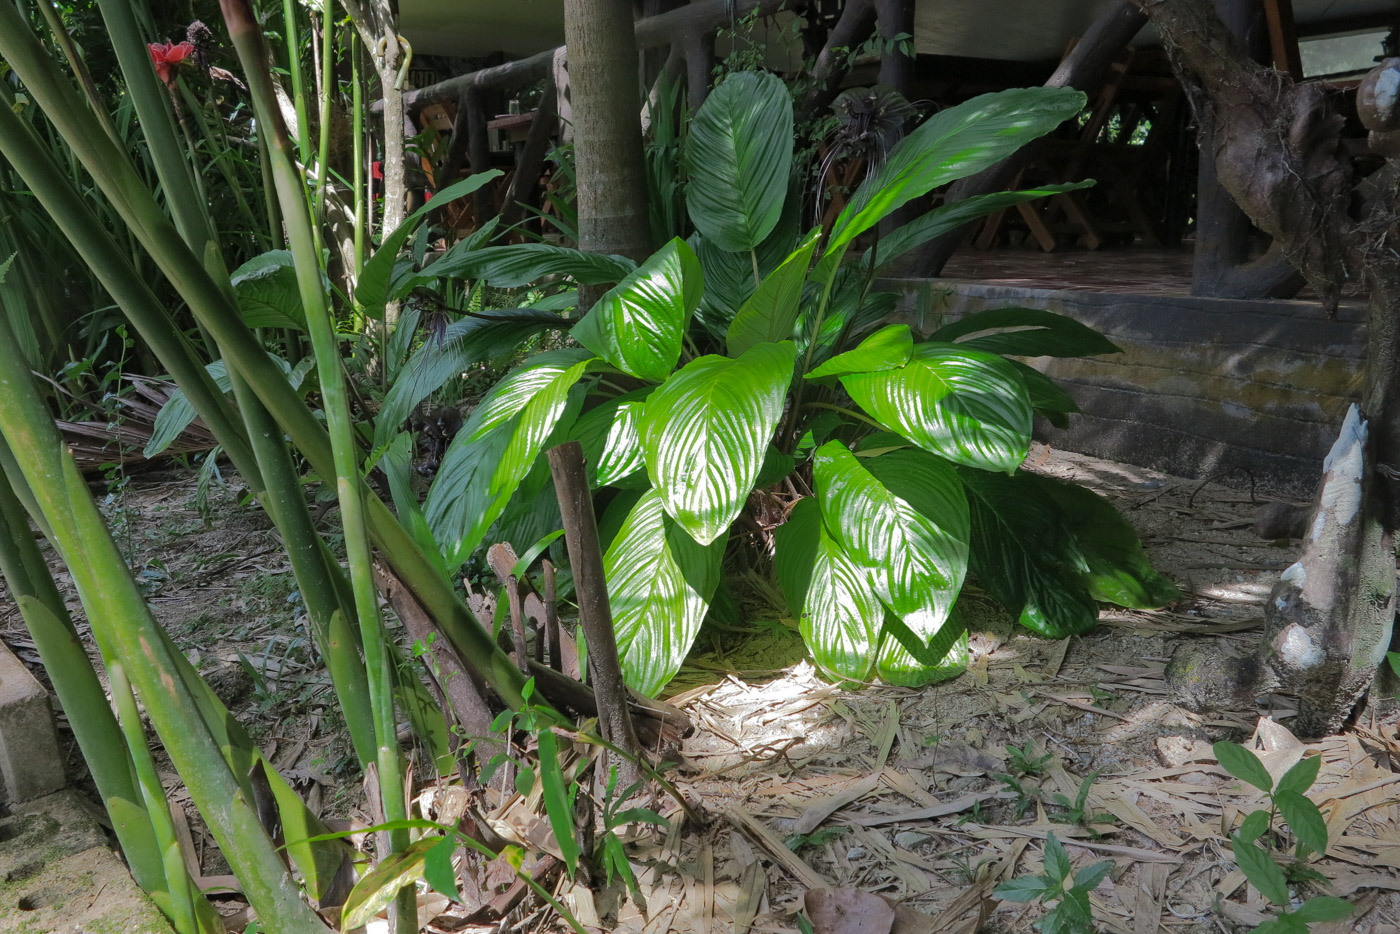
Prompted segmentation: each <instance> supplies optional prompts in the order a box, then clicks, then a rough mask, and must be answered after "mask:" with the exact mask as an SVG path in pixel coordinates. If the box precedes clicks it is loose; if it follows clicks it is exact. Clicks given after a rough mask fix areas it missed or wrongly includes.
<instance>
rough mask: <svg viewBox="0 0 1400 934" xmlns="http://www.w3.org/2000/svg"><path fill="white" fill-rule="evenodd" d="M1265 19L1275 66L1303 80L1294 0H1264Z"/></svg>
mask: <svg viewBox="0 0 1400 934" xmlns="http://www.w3.org/2000/svg"><path fill="white" fill-rule="evenodd" d="M1264 21H1265V22H1266V23H1267V24H1268V27H1269V51H1270V52H1271V53H1272V58H1273V62H1274V67H1275V68H1277V69H1278V70H1279V71H1282V72H1285V73H1287V75H1288V77H1290V78H1292V79H1293V80H1294V81H1302V80H1303V59H1302V56H1301V55H1299V53H1298V30H1297V28H1296V27H1295V26H1294V24H1293V0H1264Z"/></svg>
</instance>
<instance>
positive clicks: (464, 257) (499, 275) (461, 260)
mask: <svg viewBox="0 0 1400 934" xmlns="http://www.w3.org/2000/svg"><path fill="white" fill-rule="evenodd" d="M434 200H436V199H434ZM636 268H637V264H636V263H634V262H632V261H631V260H630V259H628V258H627V257H625V256H613V255H610V254H603V253H588V252H585V251H583V250H576V249H573V248H572V247H566V246H557V245H555V244H553V243H511V244H506V245H503V246H488V247H482V248H480V249H475V250H463V251H460V252H458V251H456V249H455V247H454V249H453V250H449V251H448V252H447V253H446V254H444V255H443V257H442V258H441V259H439V260H438V261H437V262H435V263H432V264H431V265H429V266H426V267H424V269H423V271H422V272H421V273H419V278H425V277H433V278H438V277H451V278H454V279H484V280H485V281H487V282H489V283H491V284H492V285H494V286H496V287H497V288H503V289H510V288H517V287H519V286H522V285H534V284H536V283H537V282H539V281H540V280H541V279H544V278H545V277H546V276H568V277H569V278H570V279H573V280H574V281H575V282H579V283H582V284H584V285H604V284H607V283H613V282H621V281H622V280H623V279H624V278H626V277H627V276H628V275H629V274H630V273H632V272H633V271H634V270H635V269H636Z"/></svg>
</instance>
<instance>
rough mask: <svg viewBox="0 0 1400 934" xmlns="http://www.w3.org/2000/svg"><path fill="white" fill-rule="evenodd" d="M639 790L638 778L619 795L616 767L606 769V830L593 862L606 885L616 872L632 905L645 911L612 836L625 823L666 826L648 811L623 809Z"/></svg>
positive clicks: (641, 784)
mask: <svg viewBox="0 0 1400 934" xmlns="http://www.w3.org/2000/svg"><path fill="white" fill-rule="evenodd" d="M643 788H645V783H644V782H642V781H641V780H640V779H639V780H638V781H635V782H633V783H632V784H630V785H628V786H627V787H626V788H624V789H622V791H621V793H619V792H618V790H617V767H616V766H614V767H612V768H610V769H609V770H608V784H607V787H606V788H604V789H603V826H604V828H606V829H605V831H604V832H603V833H602V834H600V835H599V844H598V848H597V852H596V853H595V855H594V860H595V862H597V863H599V864H600V865H601V866H602V867H603V872H604V874H605V878H606V880H607V882H608V883H609V884H611V883H612V879H613V873H614V872H616V873H617V875H618V876H619V877H621V879H622V881H623V882H624V883H625V884H626V885H627V891H628V892H629V893H630V894H631V895H632V903H633V904H635V905H637V906H638V907H640V908H641V909H642V910H643V911H645V910H646V898H645V897H644V896H643V895H642V890H641V887H640V886H638V885H637V878H636V876H635V875H633V873H632V865H631V863H629V862H628V861H627V851H626V850H625V849H623V846H622V840H621V839H619V838H618V836H617V834H616V833H615V831H616V830H617V829H619V828H621V827H624V826H625V825H627V824H638V823H640V824H652V825H654V826H656V827H661V828H663V829H665V828H668V827H670V821H668V820H666V818H664V817H662V816H661V815H660V814H657V813H656V812H655V811H653V810H651V809H650V808H645V807H632V808H625V807H623V805H624V804H626V803H627V801H628V800H629V799H631V798H633V797H635V796H636V795H638V794H640V793H641V791H642V790H643Z"/></svg>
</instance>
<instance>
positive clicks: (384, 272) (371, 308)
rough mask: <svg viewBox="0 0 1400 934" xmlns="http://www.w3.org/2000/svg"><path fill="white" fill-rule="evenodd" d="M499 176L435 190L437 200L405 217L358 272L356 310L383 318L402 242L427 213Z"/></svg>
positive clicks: (479, 176)
mask: <svg viewBox="0 0 1400 934" xmlns="http://www.w3.org/2000/svg"><path fill="white" fill-rule="evenodd" d="M500 177H501V171H500V169H491V170H489V171H486V172H475V173H473V174H472V175H471V177H470V178H465V179H463V180H462V181H460V182H454V183H453V184H451V185H448V186H447V187H446V188H444V189H443V190H442V191H439V192H438V193H437V197H435V198H433V200H432V201H431V202H429V203H427V204H425V205H423V206H422V207H420V208H419V209H418V210H416V211H414V212H413V213H412V214H410V215H408V217H405V218H404V219H403V222H402V223H400V224H399V226H398V227H396V228H394V231H393V232H392V233H390V234H389V235H388V236H386V237H385V238H384V242H383V243H381V244H380V245H379V249H377V250H375V251H374V254H373V255H372V256H370V258H369V259H367V260H366V261H365V264H364V266H363V267H362V268H361V269H360V278H359V280H358V281H357V282H356V284H355V304H356V305H358V306H359V308H360V311H361V312H362V313H363V314H366V315H368V316H369V317H371V318H382V317H384V305H385V304H386V303H387V302H388V301H389V283H390V281H391V280H392V279H393V275H394V265H395V263H396V262H397V261H398V258H399V250H401V249H403V245H404V243H406V242H407V241H408V238H409V236H410V235H411V234H412V233H413V232H414V231H415V230H417V229H418V225H419V224H420V223H422V221H423V218H425V217H426V216H427V215H428V212H430V211H435V210H437V209H438V208H441V207H442V206H443V205H444V204H446V203H447V202H449V201H452V200H455V199H457V198H461V197H463V196H465V195H468V194H471V193H472V192H473V191H476V190H477V189H478V188H480V187H481V186H483V185H486V184H489V183H491V182H494V181H495V180H496V179H498V178H500Z"/></svg>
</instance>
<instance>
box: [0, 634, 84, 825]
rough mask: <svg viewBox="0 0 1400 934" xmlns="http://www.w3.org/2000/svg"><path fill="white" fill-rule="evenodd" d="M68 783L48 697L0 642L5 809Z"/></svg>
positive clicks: (0, 793) (1, 799)
mask: <svg viewBox="0 0 1400 934" xmlns="http://www.w3.org/2000/svg"><path fill="white" fill-rule="evenodd" d="M66 784H68V779H67V777H66V776H65V775H64V774H63V757H62V755H61V754H60V752H59V747H58V734H57V733H56V732H55V730H54V722H53V708H52V707H50V706H49V695H48V692H47V691H45V690H44V686H43V685H41V684H40V683H39V682H38V681H36V680H34V676H33V675H31V674H30V673H29V669H27V668H25V667H24V664H23V663H22V662H20V660H19V659H18V658H15V654H14V653H13V652H11V651H10V649H9V647H8V646H6V645H5V643H3V642H0V804H3V803H6V802H11V803H13V802H19V801H29V800H31V799H33V798H38V797H40V796H42V795H47V794H50V793H51V792H54V791H57V790H58V789H60V788H62V787H63V786H64V785H66Z"/></svg>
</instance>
